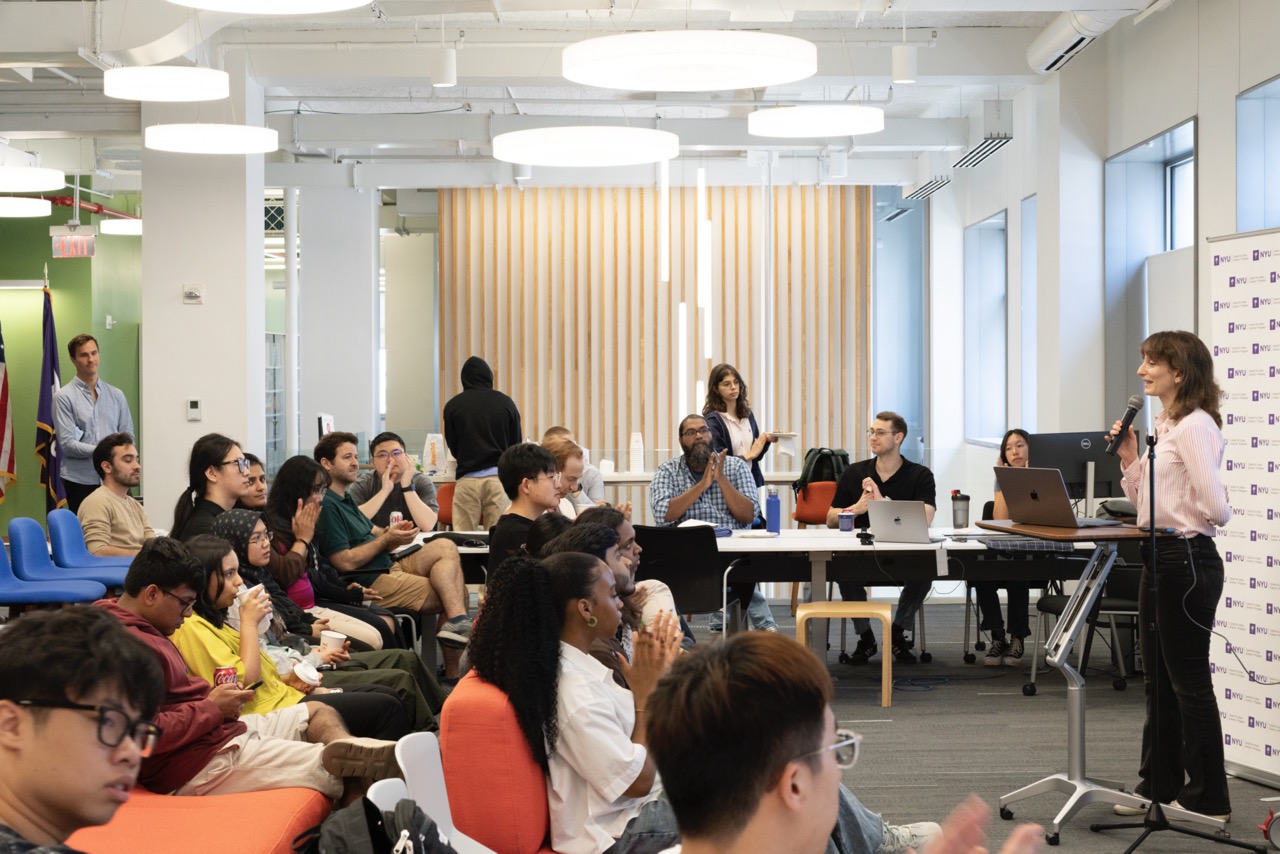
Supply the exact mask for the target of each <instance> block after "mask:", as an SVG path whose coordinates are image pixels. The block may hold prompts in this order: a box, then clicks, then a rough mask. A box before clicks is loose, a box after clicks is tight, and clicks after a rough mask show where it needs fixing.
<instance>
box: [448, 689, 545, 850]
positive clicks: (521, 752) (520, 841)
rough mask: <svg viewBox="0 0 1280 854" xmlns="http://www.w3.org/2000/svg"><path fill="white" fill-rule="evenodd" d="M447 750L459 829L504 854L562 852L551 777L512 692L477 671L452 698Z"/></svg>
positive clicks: (452, 807) (452, 806)
mask: <svg viewBox="0 0 1280 854" xmlns="http://www.w3.org/2000/svg"><path fill="white" fill-rule="evenodd" d="M440 754H441V758H442V760H443V761H444V781H445V788H446V789H447V790H448V792H449V809H450V810H451V811H452V812H453V823H454V826H455V827H457V828H458V830H460V831H462V832H463V833H465V834H466V835H467V836H469V837H471V838H472V839H474V840H475V841H476V842H479V843H480V844H481V845H484V846H486V847H488V848H492V849H493V850H494V851H501V852H502V854H556V852H555V851H554V849H552V848H551V847H550V843H549V837H550V831H551V818H550V816H549V814H548V811H547V781H546V777H545V775H544V774H543V773H542V768H541V767H540V766H539V765H538V763H537V761H536V760H535V759H534V758H533V752H532V751H531V750H530V749H529V742H527V741H526V740H525V737H524V731H523V730H521V729H520V724H519V723H518V722H517V721H516V711H515V709H514V708H512V706H511V701H510V700H508V699H507V695H506V694H504V693H503V692H502V690H501V689H500V688H498V687H496V686H494V685H491V684H490V683H488V682H485V681H484V680H483V679H481V678H480V677H479V676H477V675H476V674H475V671H472V672H471V673H468V674H467V675H466V676H464V677H463V678H462V680H461V681H460V682H458V685H457V687H456V688H454V689H453V693H451V694H450V695H449V699H447V700H445V703H444V709H443V710H442V711H441V713H440Z"/></svg>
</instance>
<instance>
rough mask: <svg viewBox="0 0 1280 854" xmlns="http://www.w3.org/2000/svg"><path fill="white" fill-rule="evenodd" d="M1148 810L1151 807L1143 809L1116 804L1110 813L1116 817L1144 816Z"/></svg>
mask: <svg viewBox="0 0 1280 854" xmlns="http://www.w3.org/2000/svg"><path fill="white" fill-rule="evenodd" d="M1150 808H1151V806H1150V805H1149V804H1148V805H1147V806H1145V807H1130V806H1126V805H1124V804H1116V805H1115V806H1113V807H1112V808H1111V811H1112V812H1113V813H1115V814H1116V815H1146V814H1147V810H1149V809H1150Z"/></svg>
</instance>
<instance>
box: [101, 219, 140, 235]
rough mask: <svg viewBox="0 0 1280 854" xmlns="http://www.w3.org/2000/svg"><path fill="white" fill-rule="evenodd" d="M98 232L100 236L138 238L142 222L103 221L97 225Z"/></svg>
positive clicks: (131, 220) (134, 220)
mask: <svg viewBox="0 0 1280 854" xmlns="http://www.w3.org/2000/svg"><path fill="white" fill-rule="evenodd" d="M98 231H99V232H100V233H102V234H115V235H125V236H131V237H140V236H141V235H142V220H140V219H104V220H102V222H100V223H98Z"/></svg>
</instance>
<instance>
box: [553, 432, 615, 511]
mask: <svg viewBox="0 0 1280 854" xmlns="http://www.w3.org/2000/svg"><path fill="white" fill-rule="evenodd" d="M552 439H567V440H568V441H570V442H575V441H576V440H575V439H574V438H573V433H572V432H570V430H569V428H568V427H548V428H547V430H546V432H545V433H543V434H542V446H543V447H544V448H545V447H547V443H548V442H549V441H551V440H552ZM569 498H570V499H571V500H572V501H573V503H574V504H576V505H578V507H580V508H586V507H593V506H595V505H597V504H604V505H606V506H610V507H611V506H613V505H611V504H609V502H608V501H606V500H605V497H604V475H602V474H601V473H600V469H598V468H596V467H595V466H594V465H592V464H591V463H588V462H584V464H583V466H582V479H581V480H579V481H578V485H577V488H575V489H573V490H572V491H571V493H570V495H569Z"/></svg>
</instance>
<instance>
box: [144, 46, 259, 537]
mask: <svg viewBox="0 0 1280 854" xmlns="http://www.w3.org/2000/svg"><path fill="white" fill-rule="evenodd" d="M227 70H228V71H230V72H231V75H232V84H231V90H232V96H231V98H230V99H229V102H227V103H222V104H213V105H208V104H205V105H201V106H200V107H199V108H196V107H193V106H190V105H165V104H154V103H144V104H143V105H142V123H143V126H144V127H145V126H148V125H152V124H159V123H164V122H189V121H193V120H196V119H197V118H198V120H199V121H204V122H208V121H222V122H230V121H240V122H244V121H247V122H248V123H250V124H261V123H262V92H261V89H260V87H259V86H258V85H257V84H256V83H255V82H254V81H253V80H252V79H250V78H249V77H248V76H247V75H246V74H245V73H244V69H243V67H241V68H239V69H236V68H230V67H229V68H228V69H227ZM233 116H234V118H233ZM142 161H143V174H144V176H145V177H144V179H143V180H144V183H143V192H144V194H145V198H146V207H147V234H146V237H145V238H144V239H143V241H144V242H143V245H142V324H141V332H140V337H141V340H140V342H139V354H140V358H139V361H140V363H141V376H140V385H141V398H142V406H141V410H142V411H141V421H142V435H143V436H145V437H146V447H144V448H143V449H142V453H143V460H144V465H143V472H142V476H143V482H142V487H143V494H144V495H145V496H146V504H147V515H148V516H149V517H150V520H151V524H152V525H153V526H155V527H157V528H168V527H169V526H170V523H171V522H172V520H173V506H174V502H175V501H176V500H177V498H178V494H179V493H180V492H181V491H182V490H183V489H184V488H185V486H186V484H187V475H186V471H187V461H188V459H189V457H190V454H191V445H192V444H193V443H194V442H195V440H196V439H197V438H199V437H200V436H202V435H204V434H205V433H212V432H217V433H224V434H226V435H228V436H231V437H232V438H234V439H236V440H237V441H239V442H241V443H243V446H244V448H245V450H248V451H254V452H261V451H262V450H263V445H264V443H265V439H266V426H265V395H266V380H265V376H264V374H265V370H266V359H265V349H266V338H265V334H266V326H265V315H266V307H265V299H264V295H263V261H262V245H263V244H262V241H263V220H262V216H263V214H262V180H263V179H262V175H263V158H262V156H261V155H255V156H240V155H236V156H227V155H218V156H213V155H194V154H190V155H188V154H165V153H161V152H154V151H147V150H144V151H143V154H142ZM191 289H195V290H199V291H200V293H201V299H202V303H201V304H198V305H188V304H184V302H183V293H184V291H187V290H191ZM191 400H198V401H199V402H200V407H201V411H202V413H203V416H202V420H200V421H189V420H188V414H187V413H188V401H191Z"/></svg>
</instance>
